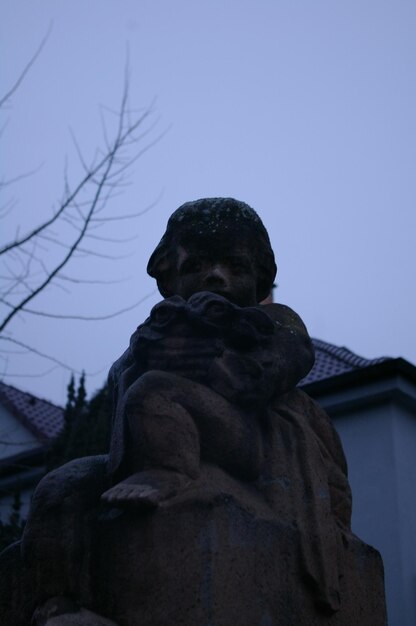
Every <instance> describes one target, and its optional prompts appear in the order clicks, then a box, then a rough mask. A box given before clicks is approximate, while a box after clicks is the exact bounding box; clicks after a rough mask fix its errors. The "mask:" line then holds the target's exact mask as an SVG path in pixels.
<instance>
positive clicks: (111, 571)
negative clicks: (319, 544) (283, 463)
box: [0, 460, 386, 626]
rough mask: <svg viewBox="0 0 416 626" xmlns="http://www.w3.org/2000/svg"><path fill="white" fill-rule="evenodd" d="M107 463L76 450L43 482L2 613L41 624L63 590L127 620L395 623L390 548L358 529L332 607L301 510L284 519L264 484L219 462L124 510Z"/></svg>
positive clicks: (153, 624) (199, 624) (161, 623)
mask: <svg viewBox="0 0 416 626" xmlns="http://www.w3.org/2000/svg"><path fill="white" fill-rule="evenodd" d="M92 468H93V469H92ZM87 470H88V471H87ZM104 470H105V464H104V463H103V461H102V460H99V461H98V462H97V461H96V462H92V461H91V460H89V461H88V462H86V461H85V460H82V461H75V462H73V463H71V464H68V465H67V466H65V467H64V468H62V469H60V470H58V471H57V472H55V473H54V474H53V475H52V478H51V476H49V477H47V479H46V481H45V482H44V483H43V485H41V486H40V487H39V488H38V493H37V495H36V497H35V502H34V507H33V510H32V515H31V519H30V520H29V522H28V527H27V530H26V533H25V537H24V540H23V544H22V550H20V549H19V548H18V547H16V548H15V549H14V550H11V551H9V557H7V559H5V557H3V559H2V563H3V566H2V567H3V569H4V568H7V569H8V579H9V581H10V588H9V590H7V589H4V590H3V594H4V595H3V597H2V598H1V599H2V607H3V608H2V613H0V622H1V623H2V624H3V623H4V624H7V625H8V626H25V625H26V624H27V625H28V626H29V624H30V620H31V617H32V614H33V612H34V610H35V608H36V606H39V605H40V604H42V603H43V602H45V601H46V600H48V598H51V597H53V596H65V597H71V598H76V599H77V600H78V602H79V603H80V605H81V606H83V607H84V608H85V609H88V610H90V611H93V612H94V613H96V614H99V615H101V616H103V617H106V618H109V619H111V620H113V621H114V622H115V623H116V624H118V625H119V626H172V625H173V624H174V625H175V626H179V625H180V626H208V625H210V626H236V625H238V626H294V625H296V626H315V625H316V626H318V625H327V626H353V625H354V626H383V625H384V624H386V614H385V604H384V588H383V568H382V563H381V559H380V556H379V554H378V553H377V552H376V551H375V550H374V549H373V548H370V547H369V546H367V545H366V544H364V543H363V542H361V541H360V540H358V539H357V538H356V537H355V536H354V535H343V537H342V545H343V547H342V550H343V558H342V563H341V572H342V573H341V576H342V577H341V579H340V592H341V608H340V610H339V611H337V612H335V613H332V614H328V613H325V612H323V611H322V610H321V609H320V608H319V607H317V605H316V602H315V595H314V593H313V591H314V590H313V588H312V587H311V586H310V583H309V582H308V581H307V580H304V579H303V574H302V571H303V570H302V566H301V556H300V554H299V544H300V541H299V536H298V533H299V530H298V528H297V525H296V520H293V521H292V522H291V523H280V522H279V521H278V520H276V519H274V518H273V515H272V513H271V511H270V509H269V507H268V506H267V504H266V503H265V502H264V501H263V499H262V498H261V497H260V496H259V494H258V492H257V491H256V490H255V489H254V488H251V487H250V486H249V485H247V484H242V483H239V482H237V481H234V480H233V479H231V478H229V477H228V476H227V475H226V474H224V473H223V472H221V470H218V469H215V468H213V467H209V466H207V467H205V468H204V471H203V473H202V477H201V481H200V482H199V483H198V485H195V486H194V488H191V489H189V490H188V491H186V492H184V493H182V494H178V495H177V496H176V497H174V498H172V499H171V500H170V501H169V502H168V503H165V504H164V505H162V506H161V507H159V508H158V509H153V510H148V511H142V510H137V509H134V508H132V509H130V510H129V509H125V510H122V509H118V508H109V507H107V506H104V505H103V504H101V503H100V499H99V496H100V492H101V493H102V491H103V490H104V489H105V471H104ZM75 482H76V485H75ZM75 486H76V489H74V487H75ZM51 494H53V495H51ZM71 494H72V495H71ZM73 494H76V498H77V502H74V501H73V498H74V497H75V495H73ZM81 502H82V503H83V506H82V507H80V503H81ZM41 511H42V516H41V517H38V515H40V513H41ZM70 511H72V512H73V513H71V514H70V513H69V512H70ZM40 529H42V531H41V532H40ZM334 558H336V555H334ZM18 581H20V582H19V583H18V584H19V585H20V589H19V587H14V585H15V584H16V583H17V582H18ZM294 581H297V582H296V584H294ZM13 588H15V589H18V593H17V594H16V595H15V600H14V603H15V606H10V597H9V596H8V592H11V590H12V589H13ZM22 592H23V597H24V599H25V601H24V602H23V603H22V602H21V601H20V603H19V604H18V605H16V602H17V600H18V596H20V597H22ZM7 603H9V606H7ZM11 604H12V605H13V598H12V600H11ZM74 623H75V622H74ZM90 623H91V624H95V623H96V624H97V625H98V624H99V623H100V622H99V621H97V622H88V624H90Z"/></svg>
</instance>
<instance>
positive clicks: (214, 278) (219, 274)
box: [205, 265, 227, 286]
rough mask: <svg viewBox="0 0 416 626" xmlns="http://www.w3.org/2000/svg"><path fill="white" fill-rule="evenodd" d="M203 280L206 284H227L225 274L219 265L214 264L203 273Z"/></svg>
mask: <svg viewBox="0 0 416 626" xmlns="http://www.w3.org/2000/svg"><path fill="white" fill-rule="evenodd" d="M205 282H206V283H207V284H208V285H214V284H215V285H223V286H225V285H227V274H226V272H225V271H224V268H222V267H221V266H220V265H215V266H214V267H213V268H211V269H210V270H209V272H207V273H206V275H205Z"/></svg>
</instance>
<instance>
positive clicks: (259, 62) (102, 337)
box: [0, 0, 416, 404]
mask: <svg viewBox="0 0 416 626" xmlns="http://www.w3.org/2000/svg"><path fill="white" fill-rule="evenodd" d="M48 31H49V36H48V38H47V41H46V43H45V45H44V48H43V50H42V52H41V53H40V55H39V56H38V58H37V59H36V61H35V63H34V64H33V66H32V67H31V69H30V71H29V72H28V74H27V75H26V77H25V79H24V80H23V82H22V84H21V85H20V86H19V88H18V89H17V90H16V92H15V93H14V94H13V97H12V98H11V100H10V101H9V102H8V104H7V106H6V107H4V108H3V109H2V110H1V112H0V114H1V124H0V128H2V129H3V131H2V136H1V142H2V150H1V167H2V180H3V181H5V180H9V179H11V178H14V177H16V176H19V175H21V174H24V173H27V172H32V174H31V175H30V176H27V177H25V178H22V179H21V180H18V181H17V182H16V183H15V184H14V185H8V186H6V187H4V188H3V189H2V205H1V206H3V207H4V206H6V204H7V203H8V202H10V201H14V203H13V205H12V210H10V211H9V212H8V213H7V215H3V216H2V217H1V237H0V243H2V244H3V243H5V242H6V241H8V240H13V238H14V237H15V234H16V230H17V228H19V232H20V234H23V233H24V232H26V230H28V229H30V227H33V226H34V225H36V224H37V223H38V222H40V221H42V220H44V219H46V218H48V217H49V216H51V214H52V211H53V210H56V208H57V207H58V206H59V202H60V200H61V198H62V196H63V193H64V184H65V183H64V180H65V172H67V178H68V181H69V184H70V185H71V186H72V187H74V186H75V185H76V184H77V182H78V181H79V180H80V178H81V176H82V167H81V164H80V160H79V157H78V155H77V150H76V148H75V146H74V142H73V139H72V136H71V132H72V133H73V134H74V135H75V136H76V139H77V142H78V145H79V147H80V149H81V150H82V154H83V156H84V159H85V160H86V161H87V162H90V161H91V160H92V159H93V156H94V153H95V150H96V149H97V148H98V147H100V146H103V145H104V142H105V138H104V136H103V129H102V120H101V113H103V115H104V118H105V120H106V124H107V132H108V134H109V136H111V134H112V130H113V128H114V126H115V122H116V117H115V116H114V114H113V113H111V111H114V110H119V107H120V101H121V97H122V92H123V81H124V74H125V66H126V58H127V57H128V58H129V66H130V93H129V106H130V108H131V109H132V110H134V112H136V113H134V112H133V113H132V116H134V114H140V112H141V111H144V110H146V109H147V108H149V107H152V111H151V113H150V115H149V117H148V119H147V120H146V121H145V123H144V125H143V131H145V130H147V131H148V132H147V134H145V136H144V137H143V138H142V139H141V140H140V142H139V143H138V144H137V145H135V146H132V147H131V152H130V153H129V154H130V156H131V157H134V155H135V154H136V152H137V150H141V149H142V148H145V147H146V146H147V145H148V144H149V143H153V142H154V145H153V146H151V147H149V149H148V150H147V151H144V153H143V154H142V156H141V157H140V158H139V159H138V160H137V161H136V162H135V163H134V164H133V165H132V167H131V169H130V170H129V172H128V176H127V179H128V182H129V185H128V186H123V187H120V188H119V189H118V192H119V193H118V194H117V195H116V196H115V197H114V198H113V199H112V200H111V201H110V203H109V204H108V207H107V209H106V214H107V215H111V216H116V215H126V214H131V213H134V212H139V211H142V210H144V209H146V207H148V206H149V205H151V204H152V203H154V206H153V207H152V208H151V209H150V210H148V211H147V212H145V213H144V214H143V215H142V216H141V217H140V218H138V219H136V220H127V219H126V220H122V221H121V222H119V223H118V222H116V221H114V222H109V223H108V224H106V225H105V226H104V227H103V229H102V231H100V234H101V235H103V236H105V237H106V238H113V239H121V240H123V241H122V242H120V243H114V242H107V243H105V242H99V241H94V240H92V241H91V242H90V244H91V246H93V247H94V249H95V250H96V251H99V252H100V253H101V254H105V255H107V256H108V255H117V256H121V257H123V258H119V259H118V260H115V259H108V258H102V257H93V258H91V257H88V256H83V257H82V258H77V259H75V262H74V264H73V265H72V266H68V268H67V269H66V273H67V274H68V275H70V276H72V277H83V278H86V279H88V280H94V279H96V278H98V279H100V280H101V281H108V280H109V281H113V282H111V284H101V283H100V284H92V283H88V284H81V285H79V284H76V283H72V284H71V288H70V290H69V291H68V287H69V285H68V284H66V285H63V284H62V283H60V282H59V281H56V283H55V284H52V285H51V287H50V288H49V289H48V291H47V292H45V293H43V294H42V295H41V296H40V297H39V298H38V299H37V300H36V301H35V300H33V301H32V302H31V306H32V307H33V309H36V310H42V311H47V312H49V313H54V314H69V315H83V316H88V315H90V316H100V315H107V314H111V313H112V312H114V311H117V310H118V309H123V308H125V307H129V306H130V305H132V304H134V303H135V302H137V301H138V300H139V299H141V298H145V297H146V299H145V300H144V301H143V302H142V304H140V305H138V306H137V307H136V308H134V309H133V310H131V311H129V312H127V313H124V314H123V315H120V316H119V317H116V318H113V319H109V320H107V321H89V322H87V321H79V320H60V319H50V318H43V317H39V316H36V315H32V314H29V313H28V314H23V315H21V316H20V317H19V318H17V317H16V318H14V320H13V322H12V323H11V324H10V325H9V327H8V328H7V332H8V335H7V336H10V337H13V338H15V339H17V340H19V341H21V342H23V343H25V344H29V345H30V346H31V347H32V348H34V349H36V350H38V351H40V352H43V353H45V354H47V355H50V356H52V357H54V358H56V359H58V360H60V361H62V362H64V363H65V364H67V366H68V368H69V369H63V368H62V367H58V366H56V367H55V364H54V363H53V362H52V361H48V360H46V359H43V358H41V357H39V356H35V355H34V354H33V353H27V352H26V351H24V350H21V349H20V348H19V349H18V348H17V347H16V346H13V349H12V345H9V344H8V343H7V341H2V342H1V344H0V374H1V376H2V378H3V380H4V381H5V382H7V383H9V384H12V385H15V386H17V387H19V388H21V389H24V390H27V391H30V392H32V393H34V394H36V395H38V396H41V397H44V398H47V399H50V400H52V401H54V402H57V403H60V404H63V403H64V402H65V399H66V386H67V384H68V380H69V376H70V369H71V368H73V369H74V371H78V372H79V371H81V370H82V369H85V370H86V372H87V384H88V390H89V392H90V393H91V392H93V391H94V390H96V389H98V388H99V387H100V386H101V385H102V384H103V382H104V380H105V377H106V373H107V371H108V368H109V366H110V365H111V363H112V362H113V361H114V360H115V359H116V358H117V357H118V356H119V355H120V354H121V353H122V352H123V351H124V349H125V348H126V347H127V345H128V341H129V337H130V335H131V333H132V332H133V330H134V329H135V328H136V326H137V325H138V324H139V323H141V322H142V321H143V320H144V319H145V318H146V317H147V315H148V313H149V310H150V308H151V307H152V306H153V305H154V304H155V303H156V302H157V301H158V300H160V296H159V294H158V293H157V292H156V290H155V285H154V281H153V279H151V278H150V277H148V276H147V275H146V264H147V260H148V258H149V256H150V254H151V252H152V251H153V249H154V247H155V246H156V245H157V243H158V241H159V239H160V237H161V235H162V234H163V232H164V229H165V226H166V221H167V219H168V217H169V215H170V214H171V213H172V211H173V210H175V209H176V208H177V207H178V206H179V205H180V204H182V203H183V202H185V201H187V200H193V199H197V198H201V197H207V196H232V197H235V198H237V199H240V200H243V201H245V202H247V203H248V204H250V205H251V206H252V207H253V208H254V209H255V210H256V211H257V212H258V213H259V215H260V216H261V218H262V220H263V222H264V224H265V226H266V228H267V229H268V231H269V234H270V238H271V241H272V245H273V248H274V250H275V254H276V259H277V264H278V276H277V283H278V288H277V290H276V293H275V299H276V301H278V302H282V303H284V304H287V305H289V306H291V307H292V308H293V309H294V310H295V311H297V312H298V313H299V314H300V316H301V317H302V319H303V320H304V322H305V323H306V325H307V327H308V330H309V332H310V334H311V335H312V336H314V337H317V338H319V339H323V340H325V341H328V342H331V343H334V344H336V345H343V346H346V347H348V348H349V349H350V350H352V351H354V352H356V353H358V354H359V355H361V356H365V357H379V356H393V357H398V356H401V357H404V358H406V359H407V360H409V361H411V362H413V363H416V342H415V331H414V324H415V321H414V320H415V319H416V290H415V286H414V285H415V260H416V252H415V238H416V206H415V199H416V176H415V169H416V3H415V2H414V0H396V1H395V2H393V1H389V2H387V1H385V0H360V1H358V0H348V2H347V1H342V0H340V1H337V2H334V0H326V1H323V0H315V1H314V2H310V1H309V2H306V1H301V0H300V1H297V2H295V1H294V0H285V1H283V0H256V1H255V0H210V1H209V2H208V1H205V2H203V1H198V0H193V1H192V0H88V1H87V2H86V1H85V0H71V1H70V2H69V1H64V0H13V2H8V3H3V10H2V18H1V21H0V54H1V59H2V63H1V65H2V71H1V74H0V94H4V93H6V92H7V91H8V90H9V89H10V88H11V86H12V85H13V83H14V81H15V80H16V78H17V77H18V76H19V73H20V72H21V71H22V70H23V68H24V67H25V65H26V64H27V62H28V61H29V60H30V59H31V57H32V56H33V54H34V52H35V51H36V49H37V48H38V46H39V44H40V42H41V41H42V39H43V38H44V37H45V35H46V33H47V32H48ZM104 107H105V108H104ZM55 236H56V238H58V239H60V238H61V237H64V234H63V232H62V233H61V231H60V229H59V228H58V227H57V228H56V229H55ZM132 236H136V238H135V239H132ZM126 240H128V241H126ZM37 254H38V255H41V256H42V259H43V261H44V263H45V264H46V265H47V266H48V267H49V266H50V267H52V266H53V263H54V262H55V261H56V258H57V257H56V256H55V257H54V258H52V257H53V255H54V254H55V255H56V254H57V253H56V252H52V250H51V247H48V246H47V242H44V246H43V247H40V248H39V249H38V250H37ZM0 274H1V275H4V270H3V268H2V269H1V270H0ZM121 279H122V280H121ZM34 280H36V277H34ZM114 281H116V282H114ZM3 293H4V292H3ZM5 311H6V309H4V310H2V317H4V315H5ZM16 352H19V354H17V353H16ZM20 352H22V353H20ZM51 368H53V369H52V371H50V370H51ZM45 372H46V373H45Z"/></svg>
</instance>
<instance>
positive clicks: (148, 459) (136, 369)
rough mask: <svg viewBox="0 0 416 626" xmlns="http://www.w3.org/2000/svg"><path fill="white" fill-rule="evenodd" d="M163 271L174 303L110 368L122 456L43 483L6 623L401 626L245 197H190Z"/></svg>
mask: <svg viewBox="0 0 416 626" xmlns="http://www.w3.org/2000/svg"><path fill="white" fill-rule="evenodd" d="M148 272H149V274H150V275H152V276H154V277H155V278H156V280H157V282H158V287H159V290H160V292H161V294H162V296H163V297H164V300H163V301H162V302H161V303H159V304H158V305H156V306H155V307H154V308H153V310H152V312H151V314H150V317H149V318H148V320H146V321H145V322H144V324H142V325H141V326H139V327H138V329H137V330H136V332H135V333H134V334H133V336H132V338H131V342H130V346H129V349H128V350H127V351H126V352H125V353H124V355H123V356H122V357H121V358H120V359H119V360H118V361H117V362H116V363H115V364H114V365H113V367H112V369H111V371H110V375H109V384H110V388H111V390H112V394H113V399H114V411H113V435H112V442H111V449H110V454H109V457H108V458H107V457H90V458H86V459H80V460H77V461H74V462H72V463H69V464H67V465H66V466H64V467H63V468H60V469H58V470H56V471H55V472H52V473H51V474H49V475H48V476H46V477H45V479H44V480H43V481H42V483H41V484H40V485H39V487H38V489H37V491H36V494H35V497H34V501H33V505H32V511H31V515H30V518H29V520H28V524H27V528H26V531H25V534H24V537H23V540H22V542H21V545H15V546H14V547H12V548H10V549H9V550H8V551H6V552H5V553H3V555H2V557H1V559H0V573H1V574H3V576H6V572H7V573H8V581H9V582H8V586H7V584H6V586H5V587H4V591H3V592H0V598H1V600H2V608H1V611H2V613H0V619H1V615H3V616H5V619H6V622H5V623H7V624H8V626H22V624H26V623H27V624H30V623H31V622H30V620H31V619H32V616H33V622H32V623H33V624H35V625H37V624H48V626H54V625H55V624H58V623H62V625H64V624H68V625H70V624H79V625H84V626H88V625H90V626H94V625H95V626H98V625H99V624H103V626H104V625H105V624H107V623H111V622H110V621H109V620H112V621H113V622H112V623H116V624H118V625H119V626H165V625H166V626H167V625H168V624H184V625H186V626H191V625H192V626H194V625H197V626H199V625H201V626H202V625H204V626H205V625H208V624H211V625H212V626H231V625H235V624H238V625H239V626H257V625H258V626H274V625H276V626H277V625H279V626H280V625H281V626H291V625H294V624H296V625H297V626H302V625H305V626H313V625H318V624H327V625H328V626H351V625H352V624H354V625H356V626H361V625H362V626H364V624H365V626H369V625H374V626H382V625H383V624H385V623H386V617H385V605H384V595H383V594H384V591H383V572H382V563H381V559H380V557H379V555H378V553H377V552H376V551H375V550H374V549H372V548H370V547H369V546H367V545H365V544H363V543H362V542H361V541H360V540H359V539H357V538H356V537H355V536H354V535H353V534H352V533H351V530H350V514H351V494H350V489H349V485H348V481H347V471H346V464H345V459H344V455H343V451H342V448H341V445H340V442H339V438H338V436H337V434H336V432H335V430H334V429H333V427H332V425H331V422H330V420H329V418H328V417H327V415H326V414H325V413H324V412H323V411H322V410H321V409H320V408H319V407H318V406H317V405H316V404H315V403H314V402H313V401H312V400H311V399H310V398H308V397H307V396H306V395H305V394H304V393H303V392H302V391H300V390H299V389H297V388H296V385H297V383H298V382H299V381H300V380H301V379H302V378H303V377H304V376H305V375H306V374H307V372H308V371H309V370H310V368H311V367H312V365H313V358H314V357H313V348H312V344H311V341H310V339H309V337H308V334H307V331H306V328H305V326H304V325H303V323H302V321H301V320H300V318H299V317H298V316H297V315H296V313H294V312H293V311H292V310H291V309H289V308H288V307H285V306H283V305H280V304H268V305H259V304H258V303H259V302H261V301H262V300H264V299H265V297H266V296H267V295H268V293H269V291H270V289H271V287H272V284H273V280H274V277H275V273H276V265H275V261H274V255H273V252H272V249H271V247H270V242H269V238H268V235H267V232H266V230H265V228H264V226H263V224H262V223H261V221H260V218H259V217H258V216H257V214H256V213H255V212H254V211H253V210H252V209H251V208H250V207H248V206H247V205H246V204H244V203H242V202H238V201H236V200H233V199H230V198H213V199H204V200H199V201H196V202H191V203H187V204H185V205H183V206H182V207H180V208H179V209H178V210H177V211H176V212H175V213H174V214H173V215H172V217H171V218H170V220H169V222H168V227H167V231H166V233H165V235H164V236H163V238H162V240H161V242H160V244H159V245H158V247H157V248H156V250H155V252H154V253H153V255H152V256H151V259H150V261H149V265H148ZM68 599H70V601H71V602H72V603H73V604H72V605H71V606H72V608H71V609H68V608H67V604H66V603H67V602H68V601H69V600H68ZM74 602H75V605H74ZM51 607H52V609H51ZM56 607H58V609H57V608H56ZM59 607H61V608H59ZM65 607H66V608H65ZM74 607H75V608H74ZM80 607H83V608H82V609H81V608H80ZM56 615H60V616H61V617H59V618H58V617H56ZM100 616H103V617H100ZM57 619H61V620H67V621H60V622H55V621H53V620H57ZM71 619H72V621H71ZM47 620H49V621H47ZM68 620H69V621H68ZM77 620H78V621H77ZM100 620H101V621H100ZM2 623H3V622H2Z"/></svg>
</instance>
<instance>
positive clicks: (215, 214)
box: [147, 198, 277, 302]
mask: <svg viewBox="0 0 416 626" xmlns="http://www.w3.org/2000/svg"><path fill="white" fill-rule="evenodd" d="M210 239H212V240H213V243H214V245H215V243H217V244H218V245H219V246H220V245H221V244H222V242H226V244H227V247H231V246H232V243H233V240H234V241H235V244H238V245H240V246H241V244H243V245H244V244H245V245H246V246H247V251H248V252H249V253H250V254H251V255H252V258H253V260H254V265H255V268H256V275H257V301H258V302H261V301H262V300H264V299H265V298H266V297H267V296H268V294H269V293H270V290H271V288H272V286H273V281H274V278H275V276H276V271H277V268H276V263H275V259H274V254H273V250H272V248H271V245H270V239H269V236H268V234H267V231H266V229H265V227H264V226H263V223H262V221H261V219H260V217H259V216H258V215H257V213H256V212H255V211H254V209H252V208H251V207H250V206H249V205H248V204H246V203H245V202H241V201H239V200H235V199H234V198H202V199H200V200H195V201H193V202H186V203H185V204H183V205H182V206H180V207H179V209H177V210H176V211H175V212H174V213H173V214H172V215H171V217H170V218H169V221H168V224H167V227H166V232H165V234H164V235H163V237H162V239H161V240H160V242H159V244H158V246H157V247H156V249H155V250H154V252H153V254H152V255H151V257H150V259H149V263H148V265H147V272H148V274H149V275H150V276H152V277H153V278H155V279H156V281H157V285H158V288H159V291H160V293H161V294H162V296H163V297H164V298H167V297H169V296H172V295H174V294H173V292H172V289H171V288H170V284H171V282H172V275H173V274H174V272H175V271H176V263H177V250H178V247H179V246H184V247H187V245H188V246H192V247H195V246H196V245H198V242H199V241H200V242H201V243H202V244H203V242H204V241H207V240H210Z"/></svg>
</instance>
